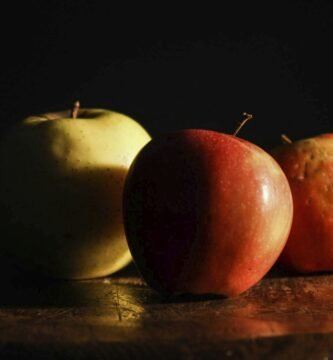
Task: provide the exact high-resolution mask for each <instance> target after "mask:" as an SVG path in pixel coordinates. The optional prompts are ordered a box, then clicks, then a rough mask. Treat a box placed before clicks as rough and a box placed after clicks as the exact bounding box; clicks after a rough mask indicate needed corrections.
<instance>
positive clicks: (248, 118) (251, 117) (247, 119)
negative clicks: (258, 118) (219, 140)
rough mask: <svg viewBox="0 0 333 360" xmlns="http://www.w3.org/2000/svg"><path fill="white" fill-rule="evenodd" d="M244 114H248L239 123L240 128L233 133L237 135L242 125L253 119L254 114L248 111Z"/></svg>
mask: <svg viewBox="0 0 333 360" xmlns="http://www.w3.org/2000/svg"><path fill="white" fill-rule="evenodd" d="M243 115H244V116H246V118H245V119H244V120H243V121H242V122H241V123H240V124H239V126H238V128H237V129H236V131H235V132H234V133H233V135H234V136H237V135H238V133H239V132H240V131H241V129H242V127H243V126H244V125H245V124H246V123H247V122H248V121H249V120H252V119H253V115H251V114H249V113H247V112H243Z"/></svg>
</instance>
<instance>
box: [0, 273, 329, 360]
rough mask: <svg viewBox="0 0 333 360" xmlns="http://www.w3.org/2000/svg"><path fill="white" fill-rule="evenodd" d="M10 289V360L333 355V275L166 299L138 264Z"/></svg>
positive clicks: (5, 320)
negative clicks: (224, 294) (108, 273)
mask: <svg viewBox="0 0 333 360" xmlns="http://www.w3.org/2000/svg"><path fill="white" fill-rule="evenodd" d="M2 289H3V290H2V292H1V295H0V359H17V358H19V359H48V358H50V359H113V358H116V359H118V358H119V359H131V358H133V359H141V358H142V359H147V358H148V359H150V358H151V359H156V358H158V359H170V358H174V359H178V358H179V359H196V358H218V359H221V358H222V359H223V358H226V359H252V358H253V359H268V358H269V359H321V360H324V359H330V358H333V275H317V276H306V277H300V276H299V277H290V276H285V275H281V274H280V275H278V276H271V277H266V278H265V279H263V280H262V281H261V282H260V283H259V284H257V285H256V286H255V287H253V288H252V289H250V290H249V291H247V292H246V293H244V294H242V295H240V296H238V297H235V298H229V299H226V298H221V297H212V296H210V297H208V296H207V297H181V298H177V299H164V298H162V297H160V296H159V295H158V294H157V293H155V292H153V291H152V290H150V289H149V288H148V287H147V286H146V285H145V283H144V282H143V280H141V278H140V277H139V276H138V274H137V273H136V272H135V269H134V268H133V267H130V268H128V269H127V270H126V271H124V272H122V273H119V274H117V275H115V276H112V277H109V278H107V279H97V280H91V281H76V282H70V281H68V282H50V281H44V282H39V283H36V282H35V283H31V282H27V281H26V280H21V281H18V280H16V281H15V282H14V281H13V282H11V283H9V284H8V283H7V284H5V283H3V286H2Z"/></svg>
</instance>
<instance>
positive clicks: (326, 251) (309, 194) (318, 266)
mask: <svg viewBox="0 0 333 360" xmlns="http://www.w3.org/2000/svg"><path fill="white" fill-rule="evenodd" d="M272 155H273V156H274V157H275V159H276V160H277V161H278V162H279V164H280V165H281V167H282V169H283V170H284V172H285V174H286V176H287V178H288V180H289V184H290V188H291V191H292V194H293V199H294V220H293V224H292V228H291V232H290V236H289V239H288V242H287V245H286V247H285V249H284V250H283V252H282V255H281V257H280V259H279V263H280V264H281V266H283V267H284V268H285V269H287V270H292V271H296V272H300V273H310V272H321V271H333V134H323V135H320V136H316V137H313V138H309V139H304V140H300V141H296V142H294V143H291V144H285V145H282V146H280V147H278V148H276V149H274V150H273V151H272Z"/></svg>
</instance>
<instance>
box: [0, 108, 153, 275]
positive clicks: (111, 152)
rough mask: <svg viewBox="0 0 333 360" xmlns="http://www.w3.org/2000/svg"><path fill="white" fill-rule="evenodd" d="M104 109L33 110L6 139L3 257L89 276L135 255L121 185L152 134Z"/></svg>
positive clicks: (0, 204) (0, 191) (2, 145)
mask: <svg viewBox="0 0 333 360" xmlns="http://www.w3.org/2000/svg"><path fill="white" fill-rule="evenodd" d="M150 139H151V138H150V136H149V134H148V133H147V132H146V130H145V129H144V128H143V127H142V126H141V125H140V124H139V123H137V122H136V121H134V120H133V119H131V118H130V117H128V116H125V115H123V114H120V113H118V112H114V111H109V110H104V109H79V104H76V106H75V107H74V108H73V110H72V111H69V110H66V111H60V112H54V113H48V114H44V115H40V116H30V117H28V118H26V119H25V120H24V121H23V122H21V123H19V124H17V125H16V126H14V127H13V129H11V131H9V132H8V133H7V134H6V136H4V137H3V139H1V142H0V169H1V177H0V232H1V239H0V258H2V260H1V261H0V262H1V264H2V263H3V262H4V261H6V262H7V263H11V264H14V267H21V268H23V269H29V270H31V269H33V270H36V271H37V272H38V273H39V274H42V275H43V276H45V275H46V276H52V277H57V278H68V279H86V278H94V277H100V276H104V275H108V274H111V273H113V272H115V271H117V270H119V269H121V268H122V267H124V266H125V265H126V264H128V263H129V262H130V260H131V256H130V253H129V250H128V246H127V243H126V238H125V233H124V227H123V216H122V191H123V186H124V181H125V177H126V174H127V171H128V168H129V166H130V164H131V162H132V160H133V159H134V157H135V156H136V154H137V153H138V152H139V150H140V149H141V148H142V147H143V146H144V145H145V144H146V143H147V142H148V141H149V140H150Z"/></svg>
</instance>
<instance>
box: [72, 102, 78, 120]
mask: <svg viewBox="0 0 333 360" xmlns="http://www.w3.org/2000/svg"><path fill="white" fill-rule="evenodd" d="M79 110H80V101H78V100H77V101H75V103H74V105H73V108H72V111H71V118H72V119H76V118H77V115H78V113H79Z"/></svg>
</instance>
